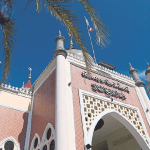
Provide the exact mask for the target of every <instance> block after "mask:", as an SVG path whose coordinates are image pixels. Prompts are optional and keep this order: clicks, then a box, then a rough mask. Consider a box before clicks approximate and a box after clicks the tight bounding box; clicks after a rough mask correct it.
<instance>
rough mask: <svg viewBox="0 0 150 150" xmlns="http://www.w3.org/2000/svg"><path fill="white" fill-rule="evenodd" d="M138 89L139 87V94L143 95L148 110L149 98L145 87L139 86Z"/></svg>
mask: <svg viewBox="0 0 150 150" xmlns="http://www.w3.org/2000/svg"><path fill="white" fill-rule="evenodd" d="M139 89H140V92H141V94H142V96H143V99H144V101H145V103H146V106H147V108H148V110H149V111H150V101H149V98H148V96H147V93H146V91H145V88H144V87H139Z"/></svg>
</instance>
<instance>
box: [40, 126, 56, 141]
mask: <svg viewBox="0 0 150 150" xmlns="http://www.w3.org/2000/svg"><path fill="white" fill-rule="evenodd" d="M49 128H51V129H52V133H53V136H54V139H55V129H54V127H53V125H52V124H51V123H48V124H47V126H46V128H45V130H44V133H43V136H42V143H43V142H44V137H45V136H46V133H47V130H48V129H49Z"/></svg>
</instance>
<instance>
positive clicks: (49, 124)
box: [40, 123, 55, 149]
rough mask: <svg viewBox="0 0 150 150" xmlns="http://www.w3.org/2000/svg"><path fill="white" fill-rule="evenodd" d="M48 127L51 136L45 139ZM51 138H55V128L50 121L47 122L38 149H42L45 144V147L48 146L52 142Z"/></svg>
mask: <svg viewBox="0 0 150 150" xmlns="http://www.w3.org/2000/svg"><path fill="white" fill-rule="evenodd" d="M49 128H50V129H51V137H50V138H49V139H48V140H47V139H46V135H47V131H48V129H49ZM53 139H54V140H55V129H54V127H53V125H52V124H51V123H48V124H47V126H46V128H45V130H44V133H43V136H42V141H41V145H40V149H42V148H43V146H44V145H47V147H49V146H48V145H49V144H50V143H51V142H52V140H53ZM48 149H49V148H48Z"/></svg>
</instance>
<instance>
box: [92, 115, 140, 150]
mask: <svg viewBox="0 0 150 150" xmlns="http://www.w3.org/2000/svg"><path fill="white" fill-rule="evenodd" d="M101 120H103V126H102V125H101V123H100V122H102V121H101ZM98 124H99V128H98ZM92 150H142V149H141V147H140V146H139V144H138V142H137V141H136V139H135V138H134V137H133V135H132V134H131V133H130V131H129V130H128V129H127V128H126V127H125V126H124V125H123V124H122V123H121V122H119V121H118V120H117V119H115V118H114V117H112V116H111V115H109V114H107V115H105V116H103V117H102V118H101V119H100V120H99V121H98V123H97V125H96V126H95V129H94V133H93V139H92Z"/></svg>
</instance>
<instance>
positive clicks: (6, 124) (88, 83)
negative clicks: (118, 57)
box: [0, 33, 150, 150]
mask: <svg viewBox="0 0 150 150" xmlns="http://www.w3.org/2000/svg"><path fill="white" fill-rule="evenodd" d="M55 41H56V45H57V46H56V50H55V51H54V59H53V60H52V61H51V62H50V63H49V65H48V66H47V67H46V69H45V70H44V71H43V72H42V73H41V75H40V76H39V77H38V79H37V80H36V81H35V83H34V84H33V85H31V71H32V69H31V68H29V70H30V75H29V80H28V82H27V83H26V84H25V85H24V84H23V86H22V87H21V88H17V87H13V86H11V85H7V84H1V88H0V133H1V134H0V150H150V102H149V98H148V96H147V94H146V91H145V88H144V85H145V84H144V82H142V81H141V80H140V78H139V77H138V75H137V70H136V69H134V68H133V67H132V65H131V64H130V71H129V74H130V75H131V76H132V78H131V77H128V76H125V75H122V74H120V73H118V72H116V71H114V68H115V67H114V66H112V65H110V64H108V63H105V62H101V63H100V64H99V65H98V64H94V63H93V67H92V71H91V74H88V73H87V72H86V66H85V62H84V57H83V54H82V51H81V50H77V49H75V48H73V46H72V44H71V47H70V48H69V49H68V50H65V48H64V41H65V38H64V37H63V36H61V33H59V36H58V37H56V39H55ZM71 43H72V42H71ZM93 62H94V61H93Z"/></svg>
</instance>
